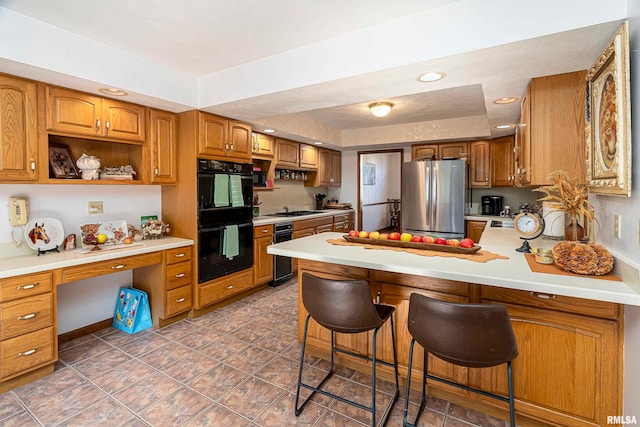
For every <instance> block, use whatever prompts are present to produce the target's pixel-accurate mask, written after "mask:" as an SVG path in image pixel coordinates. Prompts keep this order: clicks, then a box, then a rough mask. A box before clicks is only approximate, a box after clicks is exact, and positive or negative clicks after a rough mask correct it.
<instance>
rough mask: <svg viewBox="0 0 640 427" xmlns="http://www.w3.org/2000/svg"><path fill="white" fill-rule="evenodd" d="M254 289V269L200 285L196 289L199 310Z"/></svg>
mask: <svg viewBox="0 0 640 427" xmlns="http://www.w3.org/2000/svg"><path fill="white" fill-rule="evenodd" d="M251 288H253V268H248V269H246V270H242V271H239V272H237V273H232V274H228V275H226V276H223V277H221V278H219V279H214V280H211V281H209V282H205V283H201V284H198V286H197V288H196V293H197V296H196V301H198V304H197V305H196V308H197V309H200V308H204V307H206V306H208V305H211V304H214V303H216V302H219V301H222V300H225V299H227V298H230V297H232V296H234V295H236V294H239V293H241V292H244V291H248V290H249V289H251Z"/></svg>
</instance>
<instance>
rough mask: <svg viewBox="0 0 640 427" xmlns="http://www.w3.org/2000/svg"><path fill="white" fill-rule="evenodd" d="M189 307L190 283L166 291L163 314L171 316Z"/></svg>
mask: <svg viewBox="0 0 640 427" xmlns="http://www.w3.org/2000/svg"><path fill="white" fill-rule="evenodd" d="M190 309H191V284H188V285H186V286H182V287H181V288H177V289H172V290H170V291H168V292H167V308H166V310H165V316H166V317H171V316H173V315H174V314H178V313H181V312H183V311H187V310H190Z"/></svg>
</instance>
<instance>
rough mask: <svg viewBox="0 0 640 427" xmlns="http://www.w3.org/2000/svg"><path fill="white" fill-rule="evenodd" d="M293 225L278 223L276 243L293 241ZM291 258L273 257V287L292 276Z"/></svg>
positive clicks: (276, 226) (275, 233)
mask: <svg viewBox="0 0 640 427" xmlns="http://www.w3.org/2000/svg"><path fill="white" fill-rule="evenodd" d="M292 234H293V224H292V223H290V222H281V223H276V225H275V230H274V243H280V242H286V241H289V240H291V235H292ZM291 270H292V267H291V258H290V257H287V256H280V255H276V256H274V257H273V282H271V285H272V286H278V285H281V284H282V283H284V282H286V281H287V280H288V279H289V278H291V276H292V271H291Z"/></svg>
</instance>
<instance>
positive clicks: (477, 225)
mask: <svg viewBox="0 0 640 427" xmlns="http://www.w3.org/2000/svg"><path fill="white" fill-rule="evenodd" d="M466 226H467V232H466V233H465V234H466V236H467V237H468V238H470V239H471V240H473V241H474V242H475V243H478V242H479V241H480V238H481V237H482V233H483V232H484V228H485V227H486V226H487V221H473V220H469V221H466Z"/></svg>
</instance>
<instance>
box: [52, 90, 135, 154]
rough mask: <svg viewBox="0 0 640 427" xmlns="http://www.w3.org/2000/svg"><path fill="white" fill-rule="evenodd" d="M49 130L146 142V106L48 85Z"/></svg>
mask: <svg viewBox="0 0 640 427" xmlns="http://www.w3.org/2000/svg"><path fill="white" fill-rule="evenodd" d="M46 98H47V101H46V104H47V115H46V116H47V124H46V128H47V130H49V131H53V132H61V133H68V134H75V135H84V136H91V137H102V138H114V139H119V140H125V141H135V142H144V139H145V124H146V120H145V117H146V114H145V112H146V107H144V106H142V105H136V104H130V103H128V102H122V101H116V100H113V99H108V98H101V97H99V96H93V95H90V94H87V93H82V92H76V91H73V90H69V89H64V88H59V87H54V86H47V88H46Z"/></svg>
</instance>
